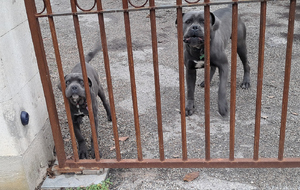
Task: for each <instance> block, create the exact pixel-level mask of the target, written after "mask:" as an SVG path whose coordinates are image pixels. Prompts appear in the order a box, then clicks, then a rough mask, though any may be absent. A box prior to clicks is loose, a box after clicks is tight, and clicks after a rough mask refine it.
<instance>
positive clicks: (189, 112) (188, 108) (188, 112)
mask: <svg viewBox="0 0 300 190" xmlns="http://www.w3.org/2000/svg"><path fill="white" fill-rule="evenodd" d="M194 111H195V106H194V100H188V101H187V104H186V107H185V116H190V115H193V113H194Z"/></svg>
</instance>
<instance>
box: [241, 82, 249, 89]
mask: <svg viewBox="0 0 300 190" xmlns="http://www.w3.org/2000/svg"><path fill="white" fill-rule="evenodd" d="M250 86H251V85H250V82H248V81H247V82H243V83H242V84H241V88H242V89H248V88H250Z"/></svg>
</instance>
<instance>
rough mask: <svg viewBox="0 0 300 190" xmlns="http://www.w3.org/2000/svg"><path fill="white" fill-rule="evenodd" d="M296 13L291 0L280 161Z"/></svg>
mask: <svg viewBox="0 0 300 190" xmlns="http://www.w3.org/2000/svg"><path fill="white" fill-rule="evenodd" d="M295 12H296V0H291V1H290V12H289V25H288V35H287V45H286V58H285V74H284V88H283V97H282V113H281V127H280V138H279V151H278V160H282V159H283V152H284V140H285V129H286V119H287V118H286V116H287V106H288V96H289V85H290V74H291V60H292V48H293V37H294V23H295Z"/></svg>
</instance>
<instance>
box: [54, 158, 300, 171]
mask: <svg viewBox="0 0 300 190" xmlns="http://www.w3.org/2000/svg"><path fill="white" fill-rule="evenodd" d="M294 167H300V158H284V159H283V160H282V161H280V160H278V159H277V158H260V159H259V160H258V161H254V160H253V159H250V158H236V159H235V160H234V161H230V160H229V159H226V158H218V159H215V158H212V159H210V161H206V160H205V159H188V160H186V161H183V160H182V159H166V160H165V161H161V160H160V159H144V160H143V161H138V160H136V159H123V160H121V161H117V160H115V159H102V160H101V161H100V162H95V161H94V160H80V161H79V162H72V161H70V160H67V161H66V167H64V168H59V167H58V166H56V168H55V169H57V170H58V171H59V172H61V173H70V172H76V171H80V170H84V169H94V170H98V169H100V168H294Z"/></svg>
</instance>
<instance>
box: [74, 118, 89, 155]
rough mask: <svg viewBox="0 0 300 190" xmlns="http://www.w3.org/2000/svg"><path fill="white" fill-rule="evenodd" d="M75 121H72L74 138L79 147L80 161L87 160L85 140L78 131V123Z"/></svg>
mask: <svg viewBox="0 0 300 190" xmlns="http://www.w3.org/2000/svg"><path fill="white" fill-rule="evenodd" d="M77 120H78V118H75V119H73V127H74V133H75V137H76V139H77V142H78V146H79V150H78V154H79V158H80V159H85V158H87V147H86V144H85V140H84V138H83V136H82V134H81V131H80V125H79V122H78V121H77Z"/></svg>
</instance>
